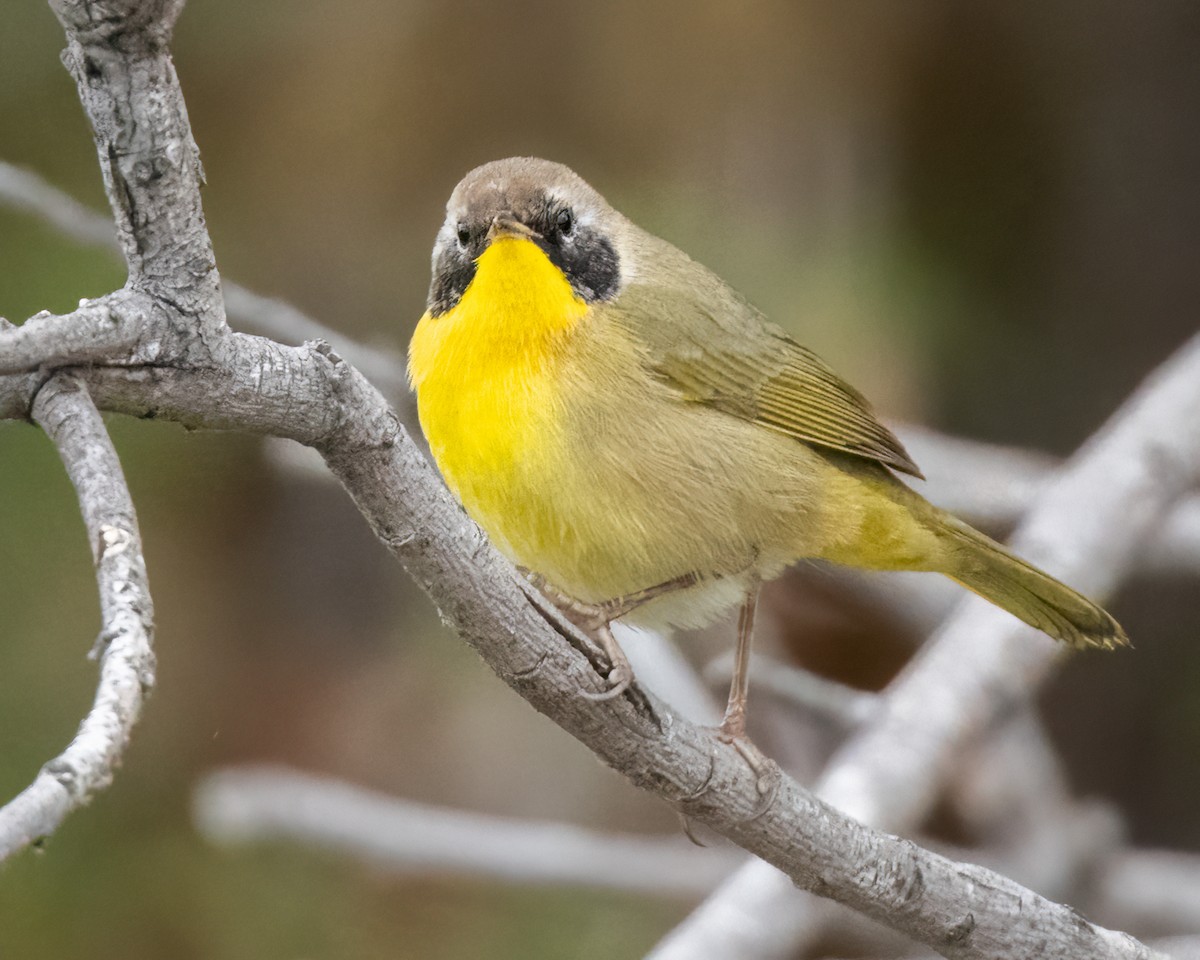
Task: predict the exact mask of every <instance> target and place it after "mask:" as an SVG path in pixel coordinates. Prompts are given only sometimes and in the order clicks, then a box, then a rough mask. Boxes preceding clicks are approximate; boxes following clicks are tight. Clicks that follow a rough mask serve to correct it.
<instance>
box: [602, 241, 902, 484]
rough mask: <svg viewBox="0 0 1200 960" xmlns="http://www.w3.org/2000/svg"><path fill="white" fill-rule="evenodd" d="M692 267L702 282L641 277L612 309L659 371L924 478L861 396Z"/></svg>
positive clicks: (732, 407) (686, 390) (737, 407)
mask: <svg viewBox="0 0 1200 960" xmlns="http://www.w3.org/2000/svg"><path fill="white" fill-rule="evenodd" d="M689 265H690V266H693V267H696V268H697V269H696V271H695V273H694V274H693V277H692V278H691V279H694V280H695V281H696V282H695V284H694V285H691V286H689V287H687V288H686V289H684V288H680V287H674V288H671V289H664V288H663V287H661V286H658V285H651V284H638V283H633V284H630V285H629V286H628V287H626V288H625V289H624V290H623V291H622V292H621V295H620V297H619V298H618V299H617V301H616V302H614V303H613V304H611V305H610V306H609V309H610V310H611V311H612V313H613V316H614V318H616V319H618V320H619V322H621V323H622V324H623V325H625V326H626V327H627V328H628V329H629V330H630V332H631V333H633V334H634V336H635V337H636V338H637V339H639V340H641V341H642V342H643V344H644V345H645V347H646V357H647V361H646V362H647V363H648V364H649V365H650V367H651V369H652V370H653V371H654V372H655V373H656V374H657V375H658V376H660V377H662V378H663V379H664V380H666V381H667V382H668V383H670V384H672V385H673V386H674V387H676V388H677V389H678V390H679V391H680V392H681V393H682V395H683V396H684V397H685V398H686V399H688V400H692V401H695V402H699V403H706V404H708V405H710V406H712V407H715V408H716V409H718V410H722V411H724V412H726V413H729V414H732V415H734V416H737V417H741V418H742V419H745V420H749V421H752V422H754V423H760V424H762V425H763V426H766V427H770V428H771V429H773V430H778V431H780V432H782V433H786V434H788V435H789V436H793V437H795V438H796V439H797V440H803V441H804V442H805V443H810V444H813V445H815V446H818V447H826V448H828V449H830V450H838V451H841V452H843V453H849V454H853V455H854V456H858V457H865V458H867V459H869V460H876V461H878V462H879V463H882V464H884V465H885V466H888V467H891V468H892V469H893V470H898V471H900V472H901V473H907V474H911V475H912V476H914V477H921V476H922V474H921V471H920V470H919V469H918V468H917V465H916V464H915V463H913V461H912V458H911V457H910V456H909V455H908V453H907V451H906V450H905V449H904V447H903V445H902V444H901V443H900V441H899V440H897V439H896V437H895V436H894V435H893V434H892V432H891V431H890V430H888V429H887V427H885V426H883V424H881V423H880V422H879V421H878V420H877V419H875V416H874V414H873V413H872V412H871V408H870V406H869V405H868V403H867V401H866V399H865V398H864V397H863V396H862V394H860V393H859V392H858V391H857V390H855V389H854V388H853V387H851V386H850V385H849V384H847V383H846V382H845V381H844V380H842V379H841V378H840V377H839V376H838V375H837V374H836V373H834V372H833V371H832V370H831V369H830V368H829V367H828V366H827V365H826V364H825V363H824V362H823V361H822V360H821V359H820V358H819V357H818V356H817V355H816V354H814V353H813V352H812V351H811V350H807V349H806V348H804V347H802V346H800V344H798V343H796V342H795V341H794V340H792V339H791V337H789V336H788V335H787V334H786V333H785V332H784V331H783V330H782V329H780V328H779V327H777V326H775V325H774V324H772V323H770V322H768V321H767V320H766V319H765V318H764V317H763V316H762V315H761V314H760V313H759V312H758V311H757V310H756V309H755V308H754V307H752V306H751V305H750V304H749V303H747V302H746V301H745V300H743V299H742V298H741V297H739V296H738V295H737V294H736V293H734V291H733V290H731V289H730V288H729V287H728V286H726V285H725V284H724V283H723V282H722V281H721V280H720V279H718V278H717V277H716V276H715V275H713V274H711V273H709V272H708V271H707V270H704V269H703V268H700V267H699V266H698V265H696V264H689Z"/></svg>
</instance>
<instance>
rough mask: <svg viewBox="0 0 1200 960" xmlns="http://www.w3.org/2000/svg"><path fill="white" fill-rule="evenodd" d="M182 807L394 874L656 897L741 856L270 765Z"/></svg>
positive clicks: (206, 819)
mask: <svg viewBox="0 0 1200 960" xmlns="http://www.w3.org/2000/svg"><path fill="white" fill-rule="evenodd" d="M193 812H194V817H195V820H196V822H197V825H198V826H199V828H200V830H201V832H203V833H204V834H205V835H206V836H207V837H208V838H209V839H211V840H214V841H216V842H219V843H245V842H249V841H259V840H271V839H279V838H282V839H287V840H294V841H299V842H302V843H304V844H307V845H312V846H317V847H323V848H326V849H331V850H334V851H336V852H338V853H346V854H351V855H353V856H356V857H359V858H361V859H363V860H366V861H368V862H370V863H374V864H376V865H379V866H383V867H386V868H387V869H389V870H392V871H396V872H400V873H414V872H416V873H422V874H426V873H469V874H472V875H476V876H483V877H487V878H491V879H495V880H500V881H502V882H504V883H523V884H528V883H532V884H554V885H563V884H567V885H575V886H589V887H599V888H605V889H610V890H624V891H629V892H634V893H642V894H648V895H652V896H658V897H677V898H678V897H682V898H686V899H691V898H694V897H697V896H700V895H703V894H705V893H707V892H708V891H709V890H711V889H712V888H713V887H714V886H715V885H716V884H717V882H718V881H720V879H721V878H722V877H724V876H726V875H727V874H728V873H729V872H730V871H731V870H732V869H733V868H734V867H735V866H736V865H737V864H739V863H741V861H742V859H743V858H744V854H739V853H737V852H734V851H731V850H728V849H702V848H700V847H697V846H695V845H693V844H691V843H689V842H688V841H687V840H686V839H684V838H683V837H682V836H672V837H657V836H635V835H632V834H625V835H622V834H614V833H598V832H596V831H594V830H586V829H583V828H582V827H577V826H573V825H570V824H564V823H548V822H544V821H528V820H515V819H512V818H507V817H497V816H491V815H486V814H482V813H470V812H467V811H461V810H451V809H448V808H446V807H432V806H428V805H426V804H420V803H414V802H413V801H411V800H401V799H399V798H396V797H387V796H383V795H381V794H377V793H373V792H371V791H368V790H364V789H362V788H361V787H355V786H352V785H350V784H347V783H342V782H340V781H337V780H332V779H329V778H325V777H315V776H312V775H309V774H303V773H300V772H297V771H292V770H286V769H280V768H274V767H244V768H233V769H228V770H222V771H219V772H217V773H215V774H210V775H209V776H208V777H206V778H205V779H204V780H203V781H201V783H200V784H199V785H198V786H197V788H196V792H195V795H194V799H193Z"/></svg>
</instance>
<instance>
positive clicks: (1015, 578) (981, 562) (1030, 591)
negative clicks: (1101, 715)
mask: <svg viewBox="0 0 1200 960" xmlns="http://www.w3.org/2000/svg"><path fill="white" fill-rule="evenodd" d="M932 513H933V516H932V517H931V518H927V522H928V520H929V519H932V520H933V528H934V530H935V532H936V534H937V536H938V539H939V540H941V542H942V545H943V547H944V552H943V553H942V557H941V558H940V559H941V561H942V562H941V563H939V564H938V566H937V568H936V569H937V570H938V571H939V572H940V573H943V574H945V575H946V576H948V577H950V578H951V579H952V580H955V581H957V582H958V583H961V584H962V585H963V586H964V587H966V588H967V589H968V590H972V591H974V592H975V593H977V594H979V595H980V596H981V597H983V598H984V599H985V600H989V601H991V602H992V603H994V604H996V606H998V607H1002V608H1003V609H1005V610H1007V611H1008V612H1009V613H1011V614H1012V615H1013V616H1015V617H1018V618H1019V619H1021V620H1024V621H1025V622H1026V623H1028V624H1029V625H1030V626H1032V627H1037V629H1039V630H1041V631H1042V632H1043V633H1046V634H1048V635H1050V636H1051V637H1054V638H1055V639H1056V640H1062V641H1063V642H1064V643H1069V644H1070V645H1071V646H1073V647H1078V648H1083V647H1102V648H1104V649H1106V650H1111V649H1112V648H1114V647H1119V646H1125V645H1127V644H1128V643H1129V638H1128V637H1126V636H1125V631H1124V630H1122V629H1121V625H1120V624H1119V623H1117V621H1116V620H1114V619H1113V618H1112V617H1111V616H1109V614H1108V613H1106V612H1105V611H1104V610H1102V609H1101V608H1100V607H1098V606H1097V605H1096V604H1094V603H1092V601H1090V600H1088V599H1087V598H1086V597H1084V596H1082V595H1081V594H1079V593H1077V592H1076V591H1074V590H1072V589H1071V588H1070V587H1068V586H1067V585H1066V584H1064V583H1060V582H1059V581H1058V580H1055V579H1054V578H1053V577H1052V576H1050V575H1049V574H1048V573H1043V572H1042V571H1041V570H1039V569H1038V568H1037V567H1035V566H1033V565H1032V564H1029V563H1026V562H1025V561H1024V560H1022V559H1021V558H1020V557H1017V556H1014V555H1013V554H1011V553H1009V552H1008V550H1006V549H1005V548H1004V547H1002V546H1001V545H1000V544H998V543H996V541H994V540H992V539H991V538H990V537H987V536H984V534H982V533H980V532H979V531H978V530H975V529H974V528H973V527H970V526H968V525H967V524H965V523H963V522H962V521H961V520H958V519H957V518H955V517H953V516H951V515H950V514H948V513H945V512H943V511H941V510H936V509H934V510H933V511H932Z"/></svg>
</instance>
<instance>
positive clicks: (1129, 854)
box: [1094, 850, 1200, 955]
mask: <svg viewBox="0 0 1200 960" xmlns="http://www.w3.org/2000/svg"><path fill="white" fill-rule="evenodd" d="M1105 868H1106V869H1104V870H1103V871H1102V872H1101V873H1100V875H1099V879H1098V881H1097V889H1096V891H1095V897H1096V899H1095V902H1094V908H1095V909H1096V910H1097V911H1103V912H1104V915H1105V916H1106V917H1111V918H1112V919H1113V921H1114V922H1116V923H1128V924H1130V925H1133V926H1136V927H1137V928H1138V929H1139V930H1150V931H1155V932H1158V933H1184V932H1187V933H1194V932H1195V931H1196V929H1197V927H1200V855H1197V854H1195V853H1176V852H1173V851H1170V850H1126V851H1123V852H1121V853H1118V854H1117V855H1115V856H1114V857H1113V858H1112V859H1111V860H1110V861H1109V862H1108V863H1107V864H1105ZM1198 942H1200V941H1198ZM1197 954H1198V955H1200V951H1197Z"/></svg>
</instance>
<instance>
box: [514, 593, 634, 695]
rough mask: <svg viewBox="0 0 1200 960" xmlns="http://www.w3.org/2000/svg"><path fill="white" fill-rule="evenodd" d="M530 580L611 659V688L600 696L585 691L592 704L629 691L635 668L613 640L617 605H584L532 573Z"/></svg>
mask: <svg viewBox="0 0 1200 960" xmlns="http://www.w3.org/2000/svg"><path fill="white" fill-rule="evenodd" d="M528 576H529V579H530V581H531V582H532V583H533V585H534V586H535V587H537V589H538V590H539V591H540V592H541V593H542V595H543V596H545V597H546V599H547V600H549V601H550V602H551V603H553V604H554V606H555V607H557V608H558V610H559V611H560V612H561V613H562V615H563V616H564V617H566V618H567V619H568V620H569V621H571V623H573V624H574V625H575V626H577V627H578V628H579V629H580V630H581V631H583V633H584V634H585V635H586V636H587V637H588V638H589V639H591V640H592V641H594V642H595V644H596V646H598V647H599V648H600V651H601V652H602V653H603V654H604V656H605V657H607V658H608V664H609V667H608V673H607V674H606V676H605V679H606V680H607V681H608V686H607V687H606V688H605V689H604V690H600V691H599V692H597V693H589V692H588V691H586V690H585V691H584V692H583V695H584V696H585V697H587V698H588V699H589V700H612V699H613V698H614V697H619V696H620V695H621V694H623V693H624V692H625V691H626V690H628V689H629V685H630V684H631V683H633V667H632V666H631V665H630V663H629V658H628V657H627V656H625V651H624V650H622V649H621V645H620V644H619V643H617V638H616V637H614V636H613V632H612V626H611V622H612V621H613V619H615V617H616V616H620V612H619V611H618V612H614V609H613V607H614V601H608V602H607V603H584V602H583V601H581V600H576V599H575V598H574V597H569V596H567V595H566V594H565V593H563V592H562V591H561V590H559V589H558V588H557V587H555V586H553V585H552V584H550V583H549V582H547V581H546V579H545V578H544V577H542V576H540V575H539V574H536V573H529V574H528Z"/></svg>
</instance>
